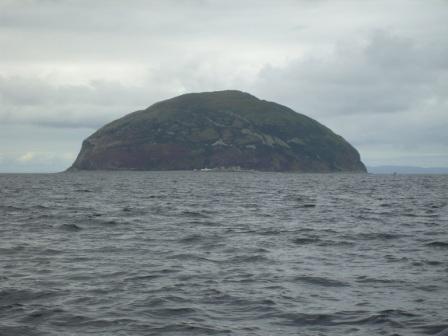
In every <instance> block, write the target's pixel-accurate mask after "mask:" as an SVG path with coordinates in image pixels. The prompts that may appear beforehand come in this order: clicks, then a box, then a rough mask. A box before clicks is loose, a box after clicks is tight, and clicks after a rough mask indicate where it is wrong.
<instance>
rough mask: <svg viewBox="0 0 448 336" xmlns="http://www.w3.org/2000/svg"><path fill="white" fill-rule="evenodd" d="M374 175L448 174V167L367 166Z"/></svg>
mask: <svg viewBox="0 0 448 336" xmlns="http://www.w3.org/2000/svg"><path fill="white" fill-rule="evenodd" d="M367 171H368V172H369V173H372V174H393V173H397V174H448V167H417V166H394V165H384V166H367Z"/></svg>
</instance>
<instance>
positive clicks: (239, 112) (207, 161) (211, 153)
mask: <svg viewBox="0 0 448 336" xmlns="http://www.w3.org/2000/svg"><path fill="white" fill-rule="evenodd" d="M219 167H240V168H241V169H255V170H263V171H300V172H365V171H366V168H365V166H364V164H363V163H362V162H361V160H360V157H359V154H358V152H357V151H356V149H354V148H353V147H352V146H351V145H350V144H349V143H348V142H347V141H345V140H344V139H343V138H342V137H341V136H339V135H336V134H334V133H333V132H332V131H331V130H329V129H328V128H326V127H325V126H323V125H321V124H319V123H318V122H317V121H315V120H313V119H311V118H308V117H306V116H304V115H302V114H299V113H296V112H294V111H293V110H291V109H289V108H287V107H285V106H282V105H279V104H276V103H272V102H267V101H264V100H260V99H257V98H256V97H254V96H252V95H250V94H247V93H243V92H240V91H218V92H205V93H191V94H185V95H181V96H178V97H175V98H172V99H168V100H165V101H161V102H159V103H156V104H154V105H152V106H150V107H149V108H147V109H146V110H142V111H137V112H134V113H130V114H128V115H126V116H124V117H123V118H121V119H118V120H115V121H113V122H111V123H109V124H107V125H105V126H104V127H102V128H101V129H99V130H98V131H97V132H95V133H94V134H92V135H91V136H90V137H88V138H87V139H86V140H84V142H83V144H82V148H81V151H80V153H79V155H78V157H77V159H76V161H75V162H74V163H73V165H72V167H71V168H70V169H69V170H121V169H122V170H192V169H201V168H219Z"/></svg>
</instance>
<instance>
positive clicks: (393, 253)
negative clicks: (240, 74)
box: [0, 172, 448, 335]
mask: <svg viewBox="0 0 448 336" xmlns="http://www.w3.org/2000/svg"><path fill="white" fill-rule="evenodd" d="M447 193H448V176H375V175H297V174H280V173H272V174H270V173H223V172H222V173H200V172H141V173H137V172H119V173H104V172H103V173H76V174H53V175H5V174H4V175H0V237H1V238H0V239H1V240H0V267H1V269H0V335H88V334H91V335H434V334H437V333H439V332H440V331H442V330H444V329H446V328H448V277H447V275H448V206H447V202H448V194H447Z"/></svg>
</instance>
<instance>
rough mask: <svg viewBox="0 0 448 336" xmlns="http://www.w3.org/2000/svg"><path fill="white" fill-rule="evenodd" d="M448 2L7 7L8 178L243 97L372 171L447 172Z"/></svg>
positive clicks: (4, 158)
mask: <svg viewBox="0 0 448 336" xmlns="http://www.w3.org/2000/svg"><path fill="white" fill-rule="evenodd" d="M447 18H448V1H445V0H425V1H424V0H385V1H381V0H374V1H368V0H364V1H358V0H356V1H342V0H341V1H337V0H331V1H325V0H272V1H263V0H238V1H232V0H226V1H222V0H219V1H218V0H159V1H143V0H130V1H122V0H98V1H97V0H0V171H59V170H63V169H66V168H67V167H68V166H70V164H71V163H72V161H73V160H74V159H75V157H76V155H77V153H78V151H79V149H80V146H81V142H82V140H83V139H84V138H85V137H87V136H88V135H90V134H91V133H92V132H94V131H95V130H96V129H97V128H99V127H100V126H102V125H103V124H105V123H107V122H109V121H112V120H114V119H116V118H118V117H120V116H122V115H124V114H127V113H129V112H132V111H135V110H139V109H143V108H146V107H147V106H149V105H152V104H153V103H154V102H156V101H159V100H162V99H166V98H170V97H173V96H176V95H178V94H181V93H186V92H200V91H214V90H222V89H238V90H242V91H247V92H249V93H252V94H254V95H255V96H257V97H259V98H261V99H266V100H272V101H275V102H278V103H280V104H283V105H286V106H289V107H291V108H293V109H294V110H296V111H297V112H300V113H303V114H306V115H308V116H310V117H312V118H314V119H316V120H318V121H319V122H321V123H323V124H324V125H326V126H328V127H330V128H331V129H332V130H333V131H335V132H336V133H338V134H340V135H342V136H343V137H344V138H345V139H347V140H348V141H349V142H351V143H352V144H353V145H354V146H355V147H356V148H357V149H358V150H359V151H360V153H361V157H362V160H363V161H364V163H366V164H367V165H370V166H373V165H389V164H395V165H415V166H423V167H431V166H433V167H435V166H448V19H447Z"/></svg>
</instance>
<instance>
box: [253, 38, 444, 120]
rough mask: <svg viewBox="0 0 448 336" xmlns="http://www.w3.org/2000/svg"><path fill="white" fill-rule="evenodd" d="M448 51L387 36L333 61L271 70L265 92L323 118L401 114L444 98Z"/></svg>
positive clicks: (343, 50) (347, 47) (340, 50)
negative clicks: (424, 103) (369, 114)
mask: <svg viewBox="0 0 448 336" xmlns="http://www.w3.org/2000/svg"><path fill="white" fill-rule="evenodd" d="M445 59H448V47H447V46H445V45H443V46H442V45H439V46H437V45H436V46H431V45H426V43H425V44H423V45H419V44H418V43H417V42H415V41H413V40H412V39H410V38H401V37H399V36H395V35H393V34H390V33H388V32H385V31H376V32H374V33H373V34H370V36H369V38H368V39H367V40H366V41H363V43H357V44H350V43H345V44H339V45H338V46H337V47H336V48H335V50H334V53H333V55H331V56H329V57H327V58H305V59H300V60H297V61H294V62H292V63H290V64H288V65H287V66H286V67H282V68H278V67H277V68H276V67H270V66H268V67H266V68H265V69H264V70H263V71H262V73H261V74H260V80H261V84H260V86H259V89H260V90H261V91H262V92H265V93H266V94H267V95H269V94H270V95H275V96H276V97H281V99H282V100H283V101H286V102H288V103H289V104H292V105H294V106H296V107H297V108H298V109H301V110H308V111H313V113H316V114H317V115H325V114H358V113H395V112H400V111H405V110H408V109H409V108H411V107H412V106H415V105H416V104H417V103H419V102H421V101H423V100H427V99H433V98H434V99H438V98H440V99H443V98H444V97H443V96H439V97H438V96H437V92H440V91H441V92H443V91H444V90H445V89H446V85H445V82H446V81H445V80H443V81H441V80H440V79H441V78H444V79H448V67H447V64H446V62H445V61H444V60H445Z"/></svg>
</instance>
